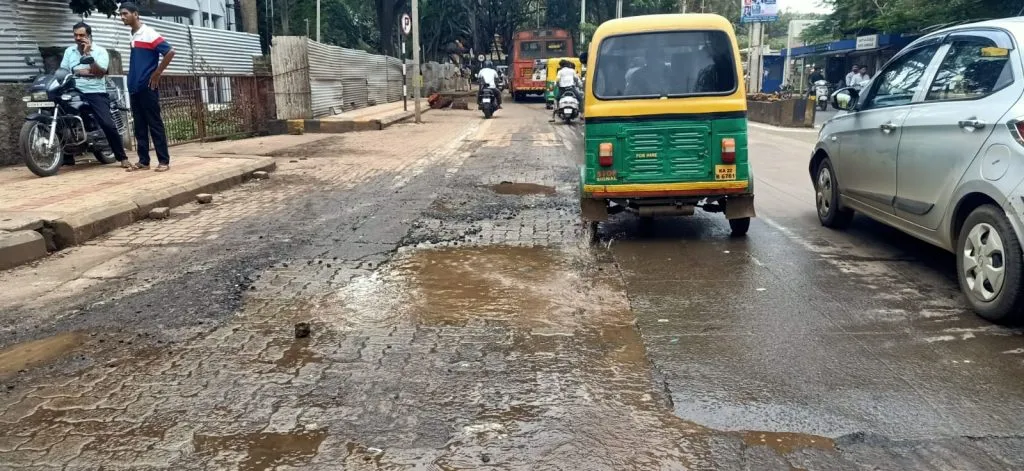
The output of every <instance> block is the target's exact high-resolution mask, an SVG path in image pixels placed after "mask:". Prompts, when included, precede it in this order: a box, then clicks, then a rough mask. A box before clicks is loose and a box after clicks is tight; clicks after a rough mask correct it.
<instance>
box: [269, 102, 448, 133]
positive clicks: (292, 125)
mask: <svg viewBox="0 0 1024 471" xmlns="http://www.w3.org/2000/svg"><path fill="white" fill-rule="evenodd" d="M429 110H430V108H429V107H427V108H424V109H422V110H420V114H423V113H426V112H427V111H429ZM415 115H416V113H415V112H413V111H400V112H397V113H394V114H390V115H387V116H385V117H383V118H371V119H358V118H357V119H351V120H342V119H279V120H275V121H271V123H270V134H343V133H347V132H358V131H381V130H384V129H387V128H389V127H391V126H393V125H395V124H398V123H401V122H404V121H408V120H410V119H412V118H413V117H414V116H415Z"/></svg>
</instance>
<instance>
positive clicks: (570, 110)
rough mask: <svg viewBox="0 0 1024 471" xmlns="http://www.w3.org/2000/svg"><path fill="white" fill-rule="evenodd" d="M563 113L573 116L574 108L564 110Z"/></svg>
mask: <svg viewBox="0 0 1024 471" xmlns="http://www.w3.org/2000/svg"><path fill="white" fill-rule="evenodd" d="M562 113H565V114H572V108H562Z"/></svg>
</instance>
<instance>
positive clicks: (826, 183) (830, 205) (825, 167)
mask: <svg viewBox="0 0 1024 471" xmlns="http://www.w3.org/2000/svg"><path fill="white" fill-rule="evenodd" d="M814 204H815V206H816V207H817V209H818V220H819V221H821V225H823V226H825V227H831V228H833V229H845V228H847V227H849V225H850V223H851V222H852V221H853V210H851V209H847V208H842V207H840V206H839V185H837V184H836V171H835V169H834V168H833V167H832V160H831V159H829V158H828V157H825V158H824V159H823V160H822V161H821V163H819V164H818V170H817V171H816V172H815V174H814Z"/></svg>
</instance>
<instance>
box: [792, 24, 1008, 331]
mask: <svg viewBox="0 0 1024 471" xmlns="http://www.w3.org/2000/svg"><path fill="white" fill-rule="evenodd" d="M1022 38H1024V19H1022V18H1012V19H1003V20H995V21H986V22H982V23H974V24H969V25H961V26H956V27H952V28H949V29H945V30H942V31H938V32H935V33H932V34H929V35H927V36H924V37H922V38H920V39H918V40H917V41H915V42H914V43H912V44H911V45H909V46H907V47H906V48H905V49H903V50H902V51H900V52H899V54H897V55H896V56H895V57H893V58H892V60H890V61H889V62H888V63H887V64H886V65H885V67H883V68H882V69H881V70H880V71H879V73H878V74H877V75H876V76H875V78H874V79H872V80H871V82H870V84H868V85H867V86H865V87H864V88H863V90H862V91H860V92H858V91H857V90H854V89H842V90H839V91H837V92H836V93H834V94H833V95H832V104H833V105H834V106H835V107H837V108H839V109H842V110H846V111H847V112H846V113H842V114H840V115H838V116H836V117H835V118H833V119H832V120H830V121H829V122H828V123H826V124H825V125H824V126H823V127H822V129H821V132H820V134H819V138H818V144H817V145H816V146H815V149H814V153H813V154H812V156H811V161H810V173H811V179H812V181H813V183H814V187H815V190H816V200H817V201H816V205H817V209H818V218H819V219H820V220H821V223H822V224H823V225H825V226H827V227H832V228H843V227H845V226H847V225H849V224H850V221H851V219H852V218H853V213H854V211H858V212H860V213H862V214H864V215H866V216H868V217H870V218H872V219H875V220H878V221H880V222H882V223H884V224H887V225H889V226H892V227H895V228H897V229H899V230H902V231H904V232H906V233H908V234H910V235H912V236H914V237H917V238H919V239H921V240H924V241H927V242H929V243H932V244H935V245H937V246H939V247H942V248H944V249H946V250H949V251H951V252H953V253H954V254H955V255H956V262H957V272H958V275H959V276H958V278H959V280H960V288H961V290H962V291H963V292H964V295H965V296H966V298H967V301H968V303H970V305H971V307H972V308H973V309H974V310H975V312H977V313H978V314H979V315H981V316H982V317H984V318H986V319H989V320H992V321H995V322H1002V323H1013V322H1018V321H1024V289H1022V288H1024V258H1022V252H1021V241H1022V240H1024V232H1022V231H1024V185H1022V181H1024V137H1022V136H1024V100H1022V94H1024V68H1022V55H1021V51H1020V49H1019V47H1018V45H1017V43H1018V41H1019V40H1021V39H1022Z"/></svg>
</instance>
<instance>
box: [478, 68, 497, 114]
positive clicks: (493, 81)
mask: <svg viewBox="0 0 1024 471" xmlns="http://www.w3.org/2000/svg"><path fill="white" fill-rule="evenodd" d="M476 77H477V79H478V80H480V82H482V83H481V84H480V90H483V87H485V86H486V87H487V88H493V89H495V90H497V91H498V93H496V95H497V96H498V108H501V90H500V89H498V71H497V70H495V69H494V63H493V62H491V61H487V62H484V68H482V69H480V71H479V72H477V73H476Z"/></svg>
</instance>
